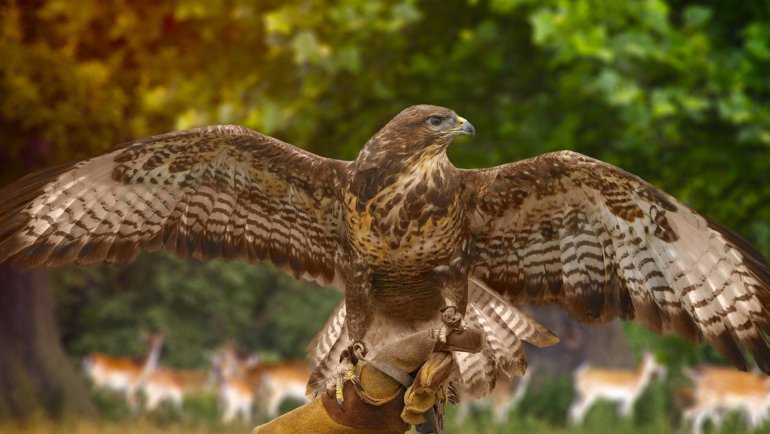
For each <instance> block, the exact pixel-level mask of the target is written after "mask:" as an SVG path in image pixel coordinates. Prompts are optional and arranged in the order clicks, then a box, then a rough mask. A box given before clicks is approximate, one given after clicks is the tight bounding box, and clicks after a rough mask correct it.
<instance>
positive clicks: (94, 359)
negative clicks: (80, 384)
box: [82, 333, 164, 410]
mask: <svg viewBox="0 0 770 434" xmlns="http://www.w3.org/2000/svg"><path fill="white" fill-rule="evenodd" d="M142 339H143V340H145V341H146V342H147V351H146V355H145V357H144V360H143V361H138V360H134V359H129V358H118V357H112V356H109V355H107V354H104V353H98V352H97V353H91V354H89V355H87V356H86V357H84V358H83V360H82V366H83V370H84V371H85V373H86V376H88V377H89V378H90V379H91V381H92V382H93V383H94V385H95V386H96V387H98V388H101V389H106V390H112V391H115V392H118V393H121V394H122V395H123V397H124V398H125V399H126V401H127V402H128V405H129V407H130V408H131V409H132V410H137V409H138V408H139V401H138V399H137V396H136V392H137V391H138V389H139V387H140V386H141V385H142V381H143V380H144V379H145V378H146V377H147V376H148V375H150V374H151V373H152V372H153V371H155V369H156V368H157V367H158V360H159V358H160V351H161V349H162V347H163V340H164V336H163V335H162V334H151V335H147V334H144V333H143V334H142Z"/></svg>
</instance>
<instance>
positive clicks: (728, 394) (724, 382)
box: [682, 366, 770, 434]
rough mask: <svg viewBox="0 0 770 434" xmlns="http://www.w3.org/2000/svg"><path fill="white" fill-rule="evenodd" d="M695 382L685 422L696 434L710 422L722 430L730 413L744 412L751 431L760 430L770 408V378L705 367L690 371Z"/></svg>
mask: <svg viewBox="0 0 770 434" xmlns="http://www.w3.org/2000/svg"><path fill="white" fill-rule="evenodd" d="M685 374H686V375H687V376H688V377H689V378H690V379H691V380H692V382H693V391H692V394H691V398H690V402H691V403H690V405H689V406H688V407H687V408H685V411H684V413H683V417H682V420H683V422H684V423H686V424H689V425H690V429H691V432H692V433H693V434H700V433H701V432H702V429H703V424H704V423H705V422H706V420H709V419H710V420H711V421H712V422H713V423H714V425H715V426H716V427H717V428H721V425H722V419H723V417H724V415H725V414H726V413H728V412H730V411H738V412H742V413H744V415H745V417H746V424H747V425H748V428H749V431H753V430H755V429H756V428H757V427H759V426H760V425H761V424H762V422H764V420H765V418H766V417H767V414H768V409H770V379H768V378H767V377H764V376H761V375H759V374H757V373H755V372H742V371H738V370H735V369H731V368H727V367H718V366H701V367H699V368H696V369H693V370H689V371H686V372H685Z"/></svg>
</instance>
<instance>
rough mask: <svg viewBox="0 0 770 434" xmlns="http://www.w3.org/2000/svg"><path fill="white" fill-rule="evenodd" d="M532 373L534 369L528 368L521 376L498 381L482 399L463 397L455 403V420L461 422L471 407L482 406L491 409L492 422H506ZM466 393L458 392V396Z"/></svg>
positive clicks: (524, 392)
mask: <svg viewBox="0 0 770 434" xmlns="http://www.w3.org/2000/svg"><path fill="white" fill-rule="evenodd" d="M533 375H534V369H533V368H529V369H527V371H526V372H525V373H524V375H523V376H521V377H519V378H518V380H516V381H513V380H512V381H500V382H498V383H497V384H496V385H495V388H494V389H492V391H491V392H490V393H489V395H488V396H487V397H485V398H482V399H464V400H461V401H460V402H459V403H458V405H457V407H458V408H457V414H456V416H455V421H456V422H457V424H458V425H459V424H462V423H463V422H464V421H465V419H466V418H467V417H468V413H470V410H471V408H473V407H483V408H491V409H492V420H493V421H494V423H497V424H503V423H505V422H507V420H508V415H509V413H510V412H511V410H513V409H514V408H516V406H517V405H518V404H519V402H521V400H522V398H524V395H525V394H526V393H527V388H528V387H529V382H530V381H531V380H532V376H533ZM464 395H467V394H464V393H462V391H461V392H460V396H464Z"/></svg>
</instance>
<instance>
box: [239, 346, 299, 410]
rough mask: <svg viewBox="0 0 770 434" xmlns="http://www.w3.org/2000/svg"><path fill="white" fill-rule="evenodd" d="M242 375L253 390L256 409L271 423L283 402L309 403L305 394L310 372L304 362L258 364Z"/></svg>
mask: <svg viewBox="0 0 770 434" xmlns="http://www.w3.org/2000/svg"><path fill="white" fill-rule="evenodd" d="M244 373H245V378H246V380H247V381H248V382H249V383H251V384H252V385H253V387H254V390H255V392H256V397H257V400H258V406H259V407H262V408H264V409H265V412H266V413H267V417H268V418H270V419H273V418H275V417H277V416H278V415H279V411H280V407H281V403H282V402H283V401H285V400H286V399H289V398H291V399H295V400H298V401H301V402H303V403H305V402H307V401H308V398H307V395H306V390H307V382H308V379H309V378H310V368H308V366H307V363H306V362H305V361H303V360H289V361H285V362H275V363H261V362H257V363H255V364H253V365H252V366H249V367H246V369H245V372H244Z"/></svg>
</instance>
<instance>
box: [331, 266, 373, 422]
mask: <svg viewBox="0 0 770 434" xmlns="http://www.w3.org/2000/svg"><path fill="white" fill-rule="evenodd" d="M352 268H353V273H350V274H351V276H350V278H349V279H347V280H346V285H345V288H346V289H345V309H346V313H347V315H346V317H345V321H346V322H347V326H348V336H349V337H350V340H351V342H352V344H351V345H350V346H349V347H348V348H347V349H345V350H344V351H343V352H342V354H341V355H340V370H339V372H337V375H336V378H335V396H336V398H337V404H338V405H339V406H340V408H342V409H343V410H344V409H345V408H344V406H343V395H342V389H343V386H344V385H345V382H346V381H351V382H353V384H354V385H355V386H356V388H357V389H361V383H360V381H358V377H357V376H356V373H355V367H356V364H357V363H358V360H359V359H362V358H364V357H365V356H366V353H367V351H368V350H367V348H366V345H365V344H364V336H366V332H367V331H368V330H369V326H370V325H371V323H372V315H373V311H374V308H373V306H372V295H371V279H370V277H369V272H368V271H367V269H366V267H365V266H364V265H363V264H357V265H354V266H353V267H352Z"/></svg>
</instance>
